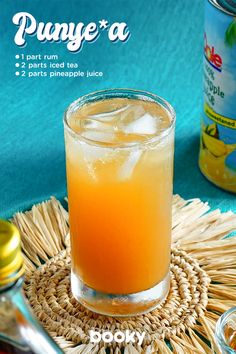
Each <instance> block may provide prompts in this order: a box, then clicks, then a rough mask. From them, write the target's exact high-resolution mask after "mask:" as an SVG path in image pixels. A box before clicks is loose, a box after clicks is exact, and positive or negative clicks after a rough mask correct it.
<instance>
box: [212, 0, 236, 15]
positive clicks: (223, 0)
mask: <svg viewBox="0 0 236 354" xmlns="http://www.w3.org/2000/svg"><path fill="white" fill-rule="evenodd" d="M217 3H218V4H219V5H220V6H221V7H222V8H223V9H225V10H226V11H229V12H231V13H232V14H234V15H236V0H217Z"/></svg>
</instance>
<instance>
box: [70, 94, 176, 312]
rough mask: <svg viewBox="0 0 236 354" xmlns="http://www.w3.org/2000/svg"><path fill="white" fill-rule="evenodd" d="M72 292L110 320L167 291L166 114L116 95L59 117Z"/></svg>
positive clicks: (160, 105)
mask: <svg viewBox="0 0 236 354" xmlns="http://www.w3.org/2000/svg"><path fill="white" fill-rule="evenodd" d="M65 122H66V124H65V139H66V165H67V166H66V167H67V185H68V201H69V216H70V234H71V256H72V277H71V284H72V292H73V294H74V296H75V297H76V298H77V299H78V300H79V301H80V302H81V303H83V304H84V305H85V306H87V307H88V308H90V309H92V310H94V311H95V312H99V313H105V314H110V315H121V316H125V315H130V314H137V313H143V312H145V311H147V310H148V309H151V308H154V307H155V306H156V305H157V304H158V302H159V301H160V300H161V299H163V297H165V296H166V294H167V292H168V289H169V265H170V243H171V205H172V177H173V170H172V169H173V146H174V145H173V144H174V113H173V111H172V109H171V108H170V106H169V105H168V104H167V103H165V101H164V100H162V99H160V98H158V97H157V96H155V95H152V94H148V93H142V92H140V91H135V90H128V89H117V90H106V91H100V92H98V93H94V94H90V95H87V96H84V98H82V99H79V100H78V101H75V102H74V103H73V104H72V105H71V106H70V107H69V109H68V110H67V112H66V121H65Z"/></svg>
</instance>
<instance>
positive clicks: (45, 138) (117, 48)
mask: <svg viewBox="0 0 236 354" xmlns="http://www.w3.org/2000/svg"><path fill="white" fill-rule="evenodd" d="M203 10H204V0H194V1H191V0H181V1H180V0H179V1H173V0H149V1H146V0H137V1H133V0H110V1H103V0H94V1H88V0H50V1H48V0H40V1H39V0H33V1H32V0H2V1H1V11H0V53H1V56H0V75H1V77H0V102H1V115H0V186H1V189H0V217H4V218H7V217H10V216H11V215H12V214H13V213H14V212H16V211H19V210H25V209H28V208H30V207H31V205H32V204H34V203H36V202H40V201H43V200H46V199H48V198H49V197H50V196H51V195H55V196H56V197H58V198H63V197H64V196H65V195H66V178H65V155H64V138H63V125H62V116H63V112H64V110H65V108H66V107H67V106H68V105H69V104H70V103H71V102H72V101H73V100H75V99H76V98H78V97H79V96H81V95H83V94H85V93H88V92H91V91H95V90H98V89H104V88H113V87H130V88H138V89H142V90H147V91H152V92H154V93H157V94H158V95H160V96H162V97H164V98H165V99H167V100H168V101H169V102H170V103H171V104H172V105H173V106H174V108H175V110H176V113H177V126H176V145H175V175H174V192H175V193H178V194H180V195H181V196H182V197H183V198H195V197H197V198H201V199H202V200H204V201H208V202H209V203H210V205H211V207H213V208H218V207H219V208H221V209H222V210H224V211H226V210H229V209H232V210H234V211H235V212H236V200H235V195H233V194H230V193H227V192H225V191H223V190H220V189H218V188H217V187H215V186H214V185H213V184H211V183H209V182H208V181H207V180H206V179H205V178H204V177H203V176H202V175H201V173H200V171H199V168H198V162H197V160H198V150H199V130H200V115H201V107H202V52H203V50H202V47H203V31H204V29H203V28H204V25H203V22H204V19H203V17H204V16H203ZM20 11H27V12H29V13H31V14H32V15H33V16H34V17H35V18H36V19H37V20H38V21H43V22H49V21H51V22H76V23H77V22H84V23H89V22H91V21H96V22H97V21H99V20H101V19H103V18H104V19H106V20H108V21H109V23H112V22H115V21H118V22H123V21H124V22H126V23H127V24H128V26H129V30H130V32H131V36H130V38H129V40H128V42H127V43H112V42H110V41H108V40H107V38H105V36H101V37H100V38H99V40H97V41H95V42H94V43H85V44H84V46H83V49H82V51H81V52H79V53H76V54H72V53H70V52H69V51H68V50H67V48H66V45H65V43H40V42H38V41H37V40H36V38H35V37H31V38H27V42H28V43H27V46H26V47H25V48H19V47H17V46H16V44H15V43H14V35H15V33H16V30H17V27H16V26H15V25H14V24H13V23H12V17H13V15H14V14H15V13H17V12H20ZM40 53H41V54H58V55H59V57H60V59H59V61H69V62H70V61H71V62H77V63H78V64H79V68H80V69H81V70H85V71H86V70H97V71H103V73H104V76H103V77H102V78H48V77H46V78H43V77H41V78H27V77H24V78H23V77H16V76H15V70H16V68H15V63H16V59H15V55H16V54H40Z"/></svg>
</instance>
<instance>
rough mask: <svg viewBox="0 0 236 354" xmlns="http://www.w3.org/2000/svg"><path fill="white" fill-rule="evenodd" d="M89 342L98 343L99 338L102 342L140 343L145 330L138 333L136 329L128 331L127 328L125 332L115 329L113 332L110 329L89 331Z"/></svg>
mask: <svg viewBox="0 0 236 354" xmlns="http://www.w3.org/2000/svg"><path fill="white" fill-rule="evenodd" d="M89 337H90V343H99V342H100V341H101V340H102V341H103V342H104V343H111V342H116V343H123V342H125V343H137V344H138V345H141V344H142V343H143V340H144V337H145V332H142V333H139V332H137V331H129V330H128V329H127V330H126V331H125V332H121V331H117V332H115V333H114V334H113V333H112V332H110V331H106V332H103V333H100V332H98V331H93V330H91V331H89Z"/></svg>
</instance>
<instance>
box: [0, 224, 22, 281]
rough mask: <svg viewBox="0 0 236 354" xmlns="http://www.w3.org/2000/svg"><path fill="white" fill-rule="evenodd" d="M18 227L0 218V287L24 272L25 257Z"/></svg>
mask: <svg viewBox="0 0 236 354" xmlns="http://www.w3.org/2000/svg"><path fill="white" fill-rule="evenodd" d="M20 243H21V239H20V233H19V231H18V229H17V228H16V227H15V226H14V225H13V224H11V223H9V222H8V221H5V220H1V219H0V287H1V286H3V285H6V284H9V283H11V282H13V281H15V280H16V279H18V278H19V277H20V276H21V275H22V274H23V257H22V254H21V247H20Z"/></svg>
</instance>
